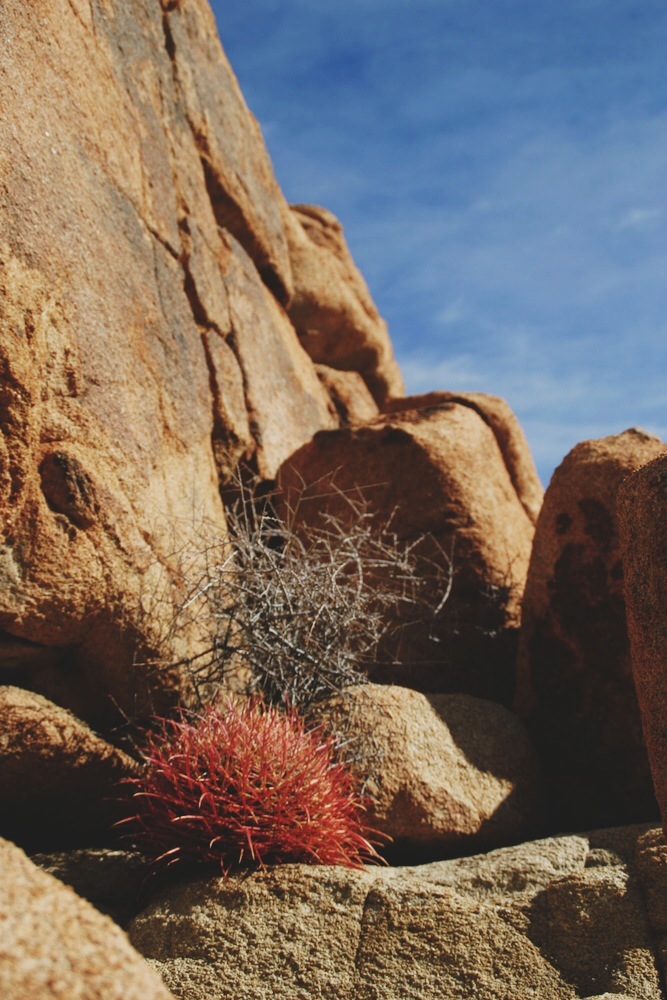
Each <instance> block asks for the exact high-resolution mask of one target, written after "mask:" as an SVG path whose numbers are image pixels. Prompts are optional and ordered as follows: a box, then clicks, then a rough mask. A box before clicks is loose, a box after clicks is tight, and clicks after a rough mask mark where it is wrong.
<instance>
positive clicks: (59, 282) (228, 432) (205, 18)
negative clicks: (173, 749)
mask: <svg viewBox="0 0 667 1000" xmlns="http://www.w3.org/2000/svg"><path fill="white" fill-rule="evenodd" d="M166 7H169V8H171V9H169V10H167V9H165V10H164V11H163V10H162V9H161V8H160V5H159V4H157V3H154V2H148V0H143V2H142V0H139V2H138V3H132V4H125V3H121V2H120V0H118V2H114V0H99V2H93V3H87V2H85V3H81V2H76V3H65V2H56V3H55V4H53V3H49V4H47V3H41V2H39V3H34V4H29V5H28V6H27V7H26V5H25V4H22V3H18V2H10V3H8V4H5V6H4V8H3V15H2V23H1V24H0V46H1V51H2V55H1V56H0V85H1V86H2V93H3V114H2V121H1V122H0V133H1V134H0V148H1V149H2V154H0V219H1V222H2V225H1V227H0V228H1V232H2V237H1V239H0V333H1V336H0V370H1V373H2V389H1V396H0V410H1V430H2V437H1V439H0V513H1V516H2V531H3V535H2V541H1V544H0V580H1V582H2V587H1V588H0V592H1V593H0V629H2V630H3V635H4V639H3V640H2V642H0V673H1V674H2V678H3V679H5V680H7V681H9V682H14V681H16V682H18V683H20V684H22V685H25V686H29V687H34V688H35V689H37V690H40V691H42V692H43V693H45V694H47V695H48V696H50V697H53V698H54V699H55V700H56V701H57V702H58V703H60V704H64V705H69V706H70V707H72V708H74V709H75V710H76V711H77V712H78V713H79V714H80V715H81V716H82V717H84V718H86V719H88V720H89V721H93V722H96V723H99V724H103V725H106V724H107V723H108V722H109V721H110V719H112V718H115V717H116V716H117V712H118V710H120V713H121V714H122V713H128V714H131V715H134V714H136V712H137V711H141V710H142V708H143V709H144V710H145V708H146V706H147V700H146V696H147V691H146V683H145V676H144V674H145V671H143V672H142V669H141V668H140V667H138V666H137V664H140V663H145V662H146V661H147V660H149V659H151V657H153V656H154V655H155V654H156V652H157V651H158V649H159V646H160V642H159V639H160V635H161V633H162V631H163V626H164V624H165V622H164V621H163V622H161V621H160V620H159V617H160V614H162V616H163V618H164V619H165V621H168V620H169V617H170V615H171V608H172V606H173V605H172V598H173V599H174V600H175V599H177V596H178V595H174V594H171V593H170V591H171V590H172V589H173V583H174V577H175V571H174V568H173V566H172V565H171V564H170V559H171V556H172V554H173V552H174V550H175V549H178V550H180V551H182V550H183V548H184V547H185V548H187V547H188V546H194V547H196V545H197V544H198V537H199V534H200V528H201V525H206V530H207V531H208V532H212V533H216V534H218V535H224V532H225V518H224V511H223V507H222V504H221V502H220V498H219V493H218V486H219V478H221V479H222V480H223V481H225V480H227V479H228V478H229V476H230V475H231V474H232V471H233V469H234V468H235V466H236V464H237V462H238V461H239V460H245V461H249V462H251V463H254V464H255V466H256V467H257V469H258V471H259V473H260V475H262V476H263V477H271V476H272V475H273V474H274V473H275V471H276V469H277V468H278V466H279V464H280V463H281V462H282V461H284V459H285V458H286V457H287V456H288V455H289V454H290V453H291V452H292V451H294V450H295V449H296V448H298V447H299V446H300V445H301V444H303V443H304V442H305V441H307V440H308V439H309V438H310V437H311V436H312V434H313V433H314V432H315V431H317V430H319V429H322V428H327V427H333V426H336V425H337V423H338V418H337V416H336V412H335V409H334V407H333V405H332V403H331V400H330V398H329V396H328V393H327V392H326V390H325V389H324V387H323V386H322V384H321V382H320V381H319V379H318V378H317V375H316V373H315V370H314V366H313V365H312V363H311V361H310V359H309V358H308V356H307V355H306V353H305V352H304V351H303V349H302V347H301V346H300V344H299V341H298V338H297V336H296V333H295V331H294V329H293V327H292V325H291V323H290V322H289V320H288V318H287V316H286V314H285V312H284V309H283V306H285V305H286V304H287V303H288V302H289V301H290V298H291V296H292V289H293V282H292V277H291V265H290V256H289V249H288V242H287V237H286V233H285V227H284V217H285V215H286V213H287V212H288V209H287V207H286V205H285V203H284V199H283V197H282V195H281V193H280V191H279V189H278V186H277V184H276V181H275V179H274V176H273V172H272V168H271V164H270V161H269V158H268V155H267V153H266V150H265V148H264V145H263V141H262V137H261V134H260V131H259V128H258V126H257V123H256V122H255V120H254V118H253V117H252V115H251V114H250V112H249V111H248V109H247V107H246V105H245V102H244V100H243V97H242V95H241V93H240V91H239V88H238V85H237V83H236V80H235V78H234V76H233V74H232V71H231V70H230V68H229V65H228V64H227V61H226V59H225V56H224V54H223V51H222V48H221V46H220V43H219V41H218V39H217V33H216V29H215V23H214V19H213V15H212V13H211V11H210V9H209V7H208V5H207V4H206V3H205V2H200V0H192V2H188V3H187V4H168V5H166ZM156 594H159V595H160V601H157V602H155V601H154V602H153V605H156V606H157V610H156V607H153V610H152V614H151V621H150V623H147V615H146V614H144V613H143V611H142V604H143V605H144V611H145V607H146V602H147V600H148V603H149V604H150V598H151V597H154V596H155V595H156ZM180 640H181V649H180V653H186V652H188V651H191V649H192V647H191V646H190V645H189V640H188V637H187V636H185V635H183V636H181V637H180ZM178 687H179V681H178V678H177V677H175V676H174V675H173V674H170V673H169V672H164V673H162V675H161V676H160V678H159V679H156V678H153V680H152V681H151V688H152V693H151V694H152V698H153V699H154V701H153V704H154V705H156V704H157V705H159V704H160V703H161V701H160V699H161V695H160V690H161V689H162V691H163V694H164V696H165V698H167V697H171V696H170V695H169V691H170V690H171V689H173V692H174V695H176V694H177V692H178ZM155 699H157V700H155ZM162 702H163V703H164V698H162Z"/></svg>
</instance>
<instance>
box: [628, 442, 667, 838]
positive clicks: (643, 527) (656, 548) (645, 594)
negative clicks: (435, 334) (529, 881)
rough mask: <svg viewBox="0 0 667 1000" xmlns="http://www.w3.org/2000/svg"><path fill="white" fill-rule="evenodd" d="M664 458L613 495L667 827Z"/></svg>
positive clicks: (636, 663) (639, 682) (636, 671)
mask: <svg viewBox="0 0 667 1000" xmlns="http://www.w3.org/2000/svg"><path fill="white" fill-rule="evenodd" d="M666 484H667V455H665V456H663V457H661V458H656V459H654V461H652V462H650V463H649V464H648V465H646V466H644V468H643V469H640V470H639V471H637V472H635V473H634V474H633V475H631V476H629V477H628V478H627V479H626V480H625V481H624V482H623V484H622V485H621V487H620V488H619V491H618V511H619V528H620V535H621V543H622V549H623V572H624V577H625V601H626V612H627V622H628V633H629V638H630V654H631V658H632V671H633V675H634V682H635V687H636V689H637V697H638V700H639V708H640V710H641V716H642V726H643V732H644V737H645V739H646V746H647V749H648V755H649V760H650V764H651V771H652V775H653V783H654V786H655V790H656V795H657V799H658V804H659V806H660V810H661V813H662V819H663V824H664V825H665V826H666V827H667V736H666V729H665V715H666V709H665V705H666V704H667V700H666V699H667V601H666V596H667V489H666Z"/></svg>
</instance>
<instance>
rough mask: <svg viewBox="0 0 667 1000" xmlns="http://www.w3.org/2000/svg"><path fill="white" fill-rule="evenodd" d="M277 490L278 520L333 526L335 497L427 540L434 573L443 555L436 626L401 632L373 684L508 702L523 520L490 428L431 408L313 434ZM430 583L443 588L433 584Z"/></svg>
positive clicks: (340, 508)
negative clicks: (292, 517) (359, 500)
mask: <svg viewBox="0 0 667 1000" xmlns="http://www.w3.org/2000/svg"><path fill="white" fill-rule="evenodd" d="M278 483H279V486H280V489H281V490H282V500H281V509H282V512H283V516H284V517H288V516H289V512H290V511H294V510H298V517H300V518H301V517H302V518H311V517H312V518H315V517H318V516H319V515H320V513H321V512H322V511H326V512H328V513H331V514H333V515H334V516H336V517H339V518H340V519H341V520H342V521H343V522H345V519H346V518H347V517H349V516H350V515H349V504H348V503H347V501H346V499H345V496H344V495H341V491H342V493H343V494H345V493H346V492H347V493H349V494H350V495H351V496H352V497H353V498H354V497H359V496H362V497H363V498H364V499H365V501H366V503H367V505H368V509H369V511H370V512H371V513H372V514H373V516H374V517H375V518H376V521H377V524H378V527H379V528H381V527H383V526H386V525H387V523H388V522H391V530H392V532H395V533H396V535H397V536H398V537H399V538H400V539H401V540H403V541H408V542H410V541H414V540H416V539H419V538H420V537H421V536H422V535H424V534H428V535H430V536H431V538H430V541H429V542H428V543H424V544H423V548H422V551H423V554H424V555H425V556H426V557H428V558H431V559H433V561H434V562H435V563H439V564H440V566H441V567H442V568H443V570H444V575H445V576H447V575H448V572H449V562H448V560H449V559H450V557H451V564H452V566H453V573H454V576H453V585H452V589H451V595H450V597H449V600H448V601H447V603H446V604H445V606H444V608H443V610H442V612H441V614H440V615H439V617H438V619H437V620H436V621H435V622H434V621H433V620H432V617H430V618H429V620H428V621H424V622H417V623H413V624H411V625H410V626H409V627H407V628H405V629H403V630H402V631H401V632H400V635H399V640H398V642H397V643H396V644H395V645H394V646H392V647H391V648H390V649H388V650H387V652H386V654H385V657H384V659H383V662H382V665H381V666H379V667H378V668H377V670H375V671H374V672H373V676H372V679H373V680H381V681H383V682H385V681H386V682H389V683H399V684H403V685H405V686H407V687H412V688H416V689H420V690H427V691H440V692H448V691H450V692H454V691H462V692H466V693H469V694H474V695H477V696H479V697H487V698H490V699H492V700H498V701H503V700H505V701H507V700H509V699H510V698H511V692H512V689H513V681H514V656H515V640H516V631H517V629H518V625H519V620H520V608H521V596H522V592H523V587H524V581H525V574H526V571H527V567H528V559H529V556H530V547H531V543H532V537H533V525H532V522H531V521H530V518H529V517H528V515H527V514H526V511H525V509H524V507H523V505H522V504H521V502H520V500H519V498H518V496H517V493H516V490H515V489H514V486H513V484H512V481H511V479H510V477H509V474H508V472H507V468H506V466H505V463H504V461H503V457H502V454H501V452H500V449H499V447H498V444H497V441H496V437H495V435H494V433H493V431H492V430H491V428H490V427H489V426H488V424H487V423H486V422H485V421H484V420H482V419H481V418H480V417H479V415H478V414H477V413H476V412H475V411H474V410H473V409H471V408H470V407H468V406H462V405H459V404H456V403H443V404H439V405H437V406H433V407H428V408H422V409H419V410H409V411H405V412H401V413H398V414H396V415H388V416H382V417H380V418H378V419H377V420H375V421H373V422H371V423H369V424H367V425H365V426H364V427H351V428H346V429H341V430H338V431H332V432H321V433H319V434H317V435H316V436H315V438H314V439H313V441H312V442H310V443H309V444H307V445H305V446H304V447H302V448H301V449H299V451H297V452H296V453H295V454H294V455H293V456H292V457H291V458H290V459H289V460H288V461H287V462H286V463H285V464H284V465H283V466H282V468H281V469H280V473H279V477H278ZM304 485H305V490H304ZM435 585H436V586H437V587H438V588H442V590H443V591H444V582H443V579H442V578H441V579H439V580H436V584H435Z"/></svg>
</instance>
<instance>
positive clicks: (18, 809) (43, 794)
mask: <svg viewBox="0 0 667 1000" xmlns="http://www.w3.org/2000/svg"><path fill="white" fill-rule="evenodd" d="M0 719H2V732H1V734H0V836H4V837H7V838H8V839H10V840H15V841H18V842H20V843H21V844H22V845H23V846H26V847H30V848H35V847H37V846H39V847H52V846H54V845H55V844H60V843H64V842H67V843H77V844H81V843H85V842H86V841H87V840H90V839H98V840H99V839H100V838H101V839H106V840H107V841H109V840H110V839H111V840H112V839H114V838H113V835H112V825H113V823H114V822H115V821H116V820H118V819H120V817H121V815H122V814H121V812H120V811H119V808H118V798H119V795H120V788H119V784H118V783H119V781H120V780H121V778H124V777H128V776H129V775H131V774H133V773H134V772H135V770H136V767H137V765H136V764H135V762H134V761H133V760H132V758H131V757H129V756H128V755H127V754H125V753H123V752H122V751H121V750H118V749H117V748H116V747H114V746H112V745H111V744H109V743H107V742H106V741H105V740H103V739H101V738H100V737H99V736H97V735H96V734H95V733H93V732H92V730H91V729H89V727H88V726H86V725H85V723H83V722H81V721H80V720H79V719H77V718H75V717H74V716H73V715H72V714H71V712H67V711H66V710H65V709H63V708H59V707H58V706H57V705H54V704H53V703H52V702H49V701H47V700H46V698H43V697H42V696H41V695H38V694H34V693H33V692H32V691H24V690H22V689H21V688H15V687H0Z"/></svg>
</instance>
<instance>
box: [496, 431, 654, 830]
mask: <svg viewBox="0 0 667 1000" xmlns="http://www.w3.org/2000/svg"><path fill="white" fill-rule="evenodd" d="M664 451H665V445H664V444H663V443H662V442H661V441H660V440H659V439H658V438H656V437H653V436H652V435H650V434H646V433H645V432H643V431H640V430H636V429H633V430H629V431H625V432H624V433H623V434H618V435H615V436H613V437H608V438H602V439H600V440H596V441H587V442H584V443H583V444H579V445H577V446H576V448H574V449H573V450H572V451H571V452H570V453H569V455H568V456H567V457H566V458H565V459H564V461H563V462H562V464H561V465H560V466H559V467H558V469H557V470H556V472H555V473H554V476H553V479H552V480H551V484H550V486H549V488H548V490H547V492H546V496H545V499H544V505H543V507H542V512H541V514H540V517H539V520H538V523H537V530H536V534H535V543H534V546H533V554H532V557H531V564H530V570H529V573H528V582H527V584H526V593H525V598H524V606H523V625H522V630H521V641H520V654H519V673H518V688H517V702H516V704H517V707H518V709H519V711H520V714H522V715H523V716H524V717H525V718H526V721H527V722H528V727H529V730H530V731H531V732H532V733H533V735H534V738H535V741H536V744H537V746H538V750H539V751H540V752H541V755H542V760H543V763H544V765H545V771H546V779H547V801H548V803H549V805H550V808H551V809H552V810H553V814H552V820H553V821H554V822H556V823H558V825H559V826H562V825H564V824H565V825H568V826H572V825H573V826H575V827H576V828H582V827H584V826H594V825H598V826H602V825H605V824H610V823H620V822H630V821H638V820H641V819H648V818H651V817H652V816H654V815H655V808H656V807H655V800H654V797H653V790H652V785H651V778H650V774H649V769H648V762H647V759H646V750H645V747H644V742H643V738H642V731H641V723H640V717H639V711H638V708H637V700H636V696H635V691H634V685H633V680H632V671H631V664H630V651H629V647H628V637H627V631H626V624H625V596H624V595H625V588H624V581H623V569H622V566H621V552H620V545H619V538H618V527H617V516H616V492H617V489H618V487H619V484H620V483H621V481H622V480H623V479H624V477H625V476H627V475H628V474H629V473H631V472H633V471H634V470H635V469H637V468H639V467H640V466H641V465H644V464H645V463H646V462H648V461H650V460H651V459H652V458H654V457H655V456H656V455H659V454H661V453H662V452H664Z"/></svg>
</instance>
